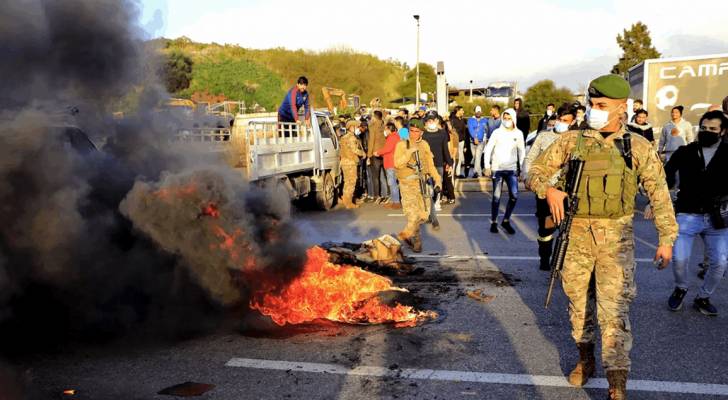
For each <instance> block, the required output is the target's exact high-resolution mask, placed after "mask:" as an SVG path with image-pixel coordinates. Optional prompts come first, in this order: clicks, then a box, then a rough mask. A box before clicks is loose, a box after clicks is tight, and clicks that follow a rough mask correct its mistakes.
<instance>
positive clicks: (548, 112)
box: [546, 110, 554, 117]
mask: <svg viewBox="0 0 728 400" xmlns="http://www.w3.org/2000/svg"><path fill="white" fill-rule="evenodd" d="M546 115H548V116H549V117H550V116H552V115H554V112H553V111H551V110H546Z"/></svg>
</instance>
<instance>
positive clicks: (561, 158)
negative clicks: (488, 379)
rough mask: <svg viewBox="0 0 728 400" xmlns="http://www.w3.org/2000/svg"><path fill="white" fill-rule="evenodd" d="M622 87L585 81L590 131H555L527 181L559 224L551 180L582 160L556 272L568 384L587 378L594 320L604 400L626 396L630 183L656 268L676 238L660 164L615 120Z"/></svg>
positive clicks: (631, 291)
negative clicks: (649, 228)
mask: <svg viewBox="0 0 728 400" xmlns="http://www.w3.org/2000/svg"><path fill="white" fill-rule="evenodd" d="M629 92H630V87H629V84H628V83H627V82H626V81H625V80H624V79H623V78H621V77H620V76H617V75H605V76H601V77H599V78H597V79H595V80H593V81H592V82H591V84H590V86H589V102H590V104H591V110H590V112H589V117H588V119H589V126H590V127H591V128H587V129H583V130H578V131H569V132H566V133H563V134H561V136H560V137H559V139H557V140H556V141H555V142H554V144H553V145H551V146H550V147H549V148H548V149H547V150H546V151H544V152H543V153H542V154H541V155H540V156H539V157H538V158H537V159H536V160H535V161H534V163H533V165H532V167H531V170H530V171H529V182H528V183H529V186H530V188H531V189H532V190H533V191H534V192H535V193H536V194H537V195H538V197H539V198H542V199H544V198H545V199H546V201H547V202H548V205H549V208H550V211H551V214H552V215H553V216H554V220H555V222H556V223H559V222H560V221H561V219H563V217H564V199H565V198H566V193H564V192H563V191H561V190H559V189H557V188H555V187H553V186H552V183H551V177H552V176H553V175H554V173H556V172H557V171H558V170H559V169H561V168H563V167H564V166H565V165H566V164H567V162H568V160H569V159H570V158H571V157H573V156H575V157H579V158H581V159H582V160H584V161H586V163H585V165H584V172H583V176H582V180H581V182H580V187H579V207H578V209H577V211H576V216H575V218H574V220H573V225H572V228H571V232H570V235H569V237H570V242H569V247H568V250H567V253H566V261H565V262H564V268H563V271H562V285H563V288H564V292H565V293H566V295H567V297H568V298H569V317H570V319H571V325H572V336H573V338H574V340H575V341H576V344H577V348H578V349H579V362H578V363H577V365H576V368H574V370H573V371H572V372H571V374H570V375H569V382H571V383H572V384H573V385H577V386H581V385H584V384H585V383H586V382H587V380H588V379H589V377H591V376H593V375H594V369H595V359H594V343H595V340H596V338H595V334H594V330H595V328H596V323H597V321H598V323H599V327H600V331H601V337H602V343H601V344H602V364H603V366H604V369H605V370H606V371H607V380H608V381H609V398H610V399H624V398H626V382H627V373H628V371H629V368H630V359H629V351H630V349H631V347H632V332H631V328H630V323H629V305H630V303H631V302H632V300H633V299H634V297H635V295H636V287H635V282H634V268H635V259H634V238H633V234H632V219H633V213H634V203H635V196H636V194H637V184H638V181H639V182H641V183H642V185H643V186H644V189H645V192H646V193H647V196H648V197H649V199H650V203H651V204H652V207H653V210H654V215H655V225H656V227H657V231H658V233H659V247H658V248H657V252H656V254H655V260H661V264H660V268H664V267H666V266H667V265H668V263H669V261H670V259H671V258H672V244H673V242H674V241H675V238H676V237H677V223H676V222H675V214H674V212H673V209H672V202H671V201H670V194H669V192H668V189H667V183H666V181H665V172H664V170H663V168H662V163H661V162H660V159H659V157H658V156H657V153H656V152H655V151H654V149H653V148H652V146H651V145H650V143H649V142H648V141H647V140H646V139H645V138H643V137H641V136H639V135H635V136H632V137H631V138H630V136H629V134H626V133H625V127H624V125H622V123H621V121H620V117H621V115H622V114H623V113H624V111H625V109H626V99H627V96H628V95H629ZM592 128H593V129H592ZM630 147H631V151H630ZM630 153H631V154H630ZM562 175H564V174H562ZM556 186H557V187H558V186H559V185H558V184H557V185H556ZM562 188H563V187H562ZM596 309H598V310H599V311H598V312H596Z"/></svg>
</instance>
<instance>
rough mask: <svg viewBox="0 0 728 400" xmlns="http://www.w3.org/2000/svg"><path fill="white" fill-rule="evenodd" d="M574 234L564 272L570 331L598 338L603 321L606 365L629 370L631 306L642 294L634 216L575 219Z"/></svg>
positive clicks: (580, 339)
mask: <svg viewBox="0 0 728 400" xmlns="http://www.w3.org/2000/svg"><path fill="white" fill-rule="evenodd" d="M569 238H570V241H569V247H568V249H567V252H566V260H565V261H564V268H563V270H562V274H561V277H562V285H563V288H564V292H565V293H566V296H567V297H568V298H569V318H570V319H571V329H572V330H571V335H572V336H573V338H574V340H575V341H576V343H594V342H595V340H596V338H595V333H594V331H595V328H596V325H597V322H598V323H599V329H600V331H601V336H602V365H603V366H604V369H605V370H607V371H609V370H617V369H626V370H629V367H630V359H629V352H630V350H631V349H632V329H631V327H630V323H629V305H630V303H631V302H632V300H633V299H634V298H635V296H636V295H637V288H636V286H635V283H634V268H635V260H634V239H633V233H632V216H627V217H622V218H619V219H601V218H599V219H587V218H575V219H574V222H573V225H572V228H571V233H570V235H569Z"/></svg>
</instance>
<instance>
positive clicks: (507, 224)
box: [501, 221, 516, 235]
mask: <svg viewBox="0 0 728 400" xmlns="http://www.w3.org/2000/svg"><path fill="white" fill-rule="evenodd" d="M501 226H502V227H503V229H505V231H506V232H508V234H509V235H515V234H516V230H515V229H513V227H512V226H511V223H510V222H509V221H503V222H501Z"/></svg>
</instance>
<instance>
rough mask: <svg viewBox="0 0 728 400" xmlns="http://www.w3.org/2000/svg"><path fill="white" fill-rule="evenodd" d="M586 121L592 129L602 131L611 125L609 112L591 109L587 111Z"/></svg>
mask: <svg viewBox="0 0 728 400" xmlns="http://www.w3.org/2000/svg"><path fill="white" fill-rule="evenodd" d="M586 120H587V123H588V124H589V127H590V128H592V129H595V130H600V129H602V128H604V127H605V126H607V125H608V124H609V112H608V111H602V110H595V109H593V108H589V109H587V110H586Z"/></svg>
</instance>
